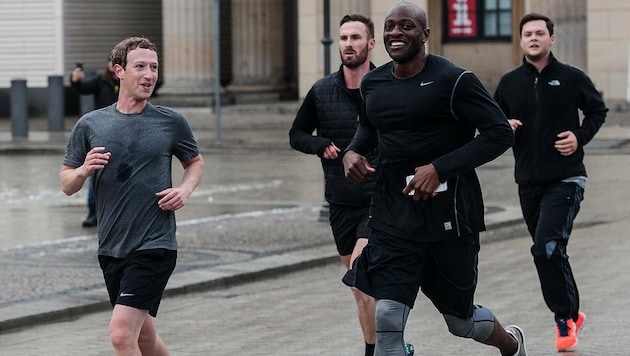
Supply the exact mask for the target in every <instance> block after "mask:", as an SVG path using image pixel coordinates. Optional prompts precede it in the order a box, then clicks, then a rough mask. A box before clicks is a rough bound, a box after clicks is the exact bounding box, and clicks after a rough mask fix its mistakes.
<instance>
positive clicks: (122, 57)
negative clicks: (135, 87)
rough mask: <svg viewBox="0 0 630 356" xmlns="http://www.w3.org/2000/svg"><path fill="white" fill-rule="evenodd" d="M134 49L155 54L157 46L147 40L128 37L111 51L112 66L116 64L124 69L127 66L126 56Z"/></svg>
mask: <svg viewBox="0 0 630 356" xmlns="http://www.w3.org/2000/svg"><path fill="white" fill-rule="evenodd" d="M136 48H144V49H148V50H151V51H153V52H156V53H157V46H156V45H155V44H154V43H153V42H151V41H150V40H149V39H148V38H144V37H129V38H126V39H124V40H122V41H120V43H118V44H117V45H116V47H114V49H113V50H112V64H118V65H120V66H121V67H123V68H125V67H126V66H127V54H129V52H130V51H132V50H134V49H136Z"/></svg>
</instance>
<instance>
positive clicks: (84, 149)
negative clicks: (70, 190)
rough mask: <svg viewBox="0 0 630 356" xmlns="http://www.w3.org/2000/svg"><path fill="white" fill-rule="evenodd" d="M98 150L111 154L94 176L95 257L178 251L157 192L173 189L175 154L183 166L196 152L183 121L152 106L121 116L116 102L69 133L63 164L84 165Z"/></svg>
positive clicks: (169, 216)
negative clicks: (138, 252)
mask: <svg viewBox="0 0 630 356" xmlns="http://www.w3.org/2000/svg"><path fill="white" fill-rule="evenodd" d="M98 146H103V147H105V152H111V157H110V159H109V163H108V164H107V165H106V166H105V168H103V169H102V170H98V171H96V172H95V173H94V191H95V194H96V211H97V217H98V227H97V231H98V242H99V247H98V254H99V255H106V256H113V257H117V258H122V257H125V256H127V255H128V254H129V253H131V252H133V251H136V250H144V249H154V248H165V249H170V250H176V249H177V241H176V239H175V229H176V226H175V213H174V212H173V211H163V210H161V209H160V208H159V206H158V204H157V202H158V200H159V198H158V197H156V196H155V193H157V192H159V191H162V190H164V189H167V188H171V187H172V186H173V185H172V177H171V163H172V156H173V155H174V156H175V157H177V158H178V159H179V160H180V161H183V162H185V161H188V160H190V159H192V158H194V157H195V156H197V155H198V154H199V148H198V146H197V142H196V140H195V138H194V136H193V134H192V130H191V128H190V125H189V124H188V121H187V120H186V118H185V117H184V116H183V115H181V114H180V113H178V112H176V111H174V110H171V109H169V108H165V107H161V106H154V105H151V104H150V103H149V104H147V106H146V107H145V108H144V110H143V111H142V112H140V113H137V114H122V113H120V112H119V111H118V110H116V104H113V105H111V106H108V107H105V108H103V109H100V110H95V111H92V112H90V113H87V114H85V115H84V116H83V117H81V119H79V121H77V123H76V125H75V126H74V128H73V129H72V133H71V135H70V139H69V141H68V146H67V148H66V154H65V157H64V159H63V164H65V165H68V166H72V167H78V166H80V165H82V164H83V162H84V160H85V156H86V155H87V153H88V151H89V150H91V149H92V148H94V147H98Z"/></svg>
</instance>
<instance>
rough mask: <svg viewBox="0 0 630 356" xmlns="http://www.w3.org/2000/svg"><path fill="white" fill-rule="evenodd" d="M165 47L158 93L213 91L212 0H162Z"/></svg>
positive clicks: (188, 93)
mask: <svg viewBox="0 0 630 356" xmlns="http://www.w3.org/2000/svg"><path fill="white" fill-rule="evenodd" d="M162 7H163V11H162V13H163V15H162V16H163V24H164V30H163V32H164V34H163V36H164V38H163V41H164V45H163V46H164V48H163V53H164V54H163V56H162V58H161V59H160V60H161V62H162V65H163V66H162V68H161V71H160V76H161V78H162V79H163V80H164V85H163V86H162V87H161V88H160V91H159V93H160V95H164V94H165V95H209V94H211V93H213V92H214V78H215V66H214V41H215V35H214V26H213V23H214V20H213V16H214V1H210V0H162Z"/></svg>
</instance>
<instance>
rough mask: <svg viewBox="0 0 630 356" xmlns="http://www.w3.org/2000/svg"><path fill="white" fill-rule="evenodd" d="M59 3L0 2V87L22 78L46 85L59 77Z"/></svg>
mask: <svg viewBox="0 0 630 356" xmlns="http://www.w3.org/2000/svg"><path fill="white" fill-rule="evenodd" d="M62 6H63V4H62V0H20V1H7V0H3V1H0V63H2V64H1V65H0V88H9V87H10V86H11V80H14V79H26V81H27V82H26V84H27V86H29V87H46V86H48V76H49V75H61V74H63V18H62V12H63V11H62Z"/></svg>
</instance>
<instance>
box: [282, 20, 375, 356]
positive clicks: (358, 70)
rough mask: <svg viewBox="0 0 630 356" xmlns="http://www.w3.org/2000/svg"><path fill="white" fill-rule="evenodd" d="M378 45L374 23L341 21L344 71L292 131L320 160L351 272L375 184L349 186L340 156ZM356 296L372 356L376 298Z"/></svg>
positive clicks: (325, 83)
mask: <svg viewBox="0 0 630 356" xmlns="http://www.w3.org/2000/svg"><path fill="white" fill-rule="evenodd" d="M375 43H376V41H375V39H374V23H373V22H372V20H371V19H369V18H367V17H365V16H363V15H358V14H353V15H346V16H344V17H343V18H342V19H341V21H340V22H339V55H340V57H341V62H342V64H341V66H340V68H339V71H337V72H335V73H332V74H329V75H327V76H326V77H324V78H322V79H320V80H318V81H317V82H316V83H315V84H313V86H312V87H311V89H310V90H309V92H308V93H307V94H306V97H305V98H304V102H303V103H302V105H301V106H300V109H299V110H298V113H297V115H296V117H295V120H294V121H293V125H292V127H291V130H290V131H289V140H290V144H291V147H293V148H294V149H296V150H298V151H301V152H304V153H307V154H316V155H317V156H319V157H320V158H321V164H322V169H323V170H324V181H325V198H326V201H327V202H328V204H329V207H330V208H329V209H330V214H329V220H330V226H331V228H332V232H333V236H334V238H335V243H336V246H337V251H338V252H339V255H340V256H341V261H342V262H343V264H344V265H345V266H346V268H347V269H350V266H351V264H352V261H353V260H354V259H355V258H356V256H357V255H358V254H359V253H360V252H361V250H362V249H363V247H364V246H365V245H366V244H367V236H368V234H369V228H368V227H367V225H366V222H367V217H368V213H369V207H370V201H371V198H372V190H373V187H374V184H373V182H366V183H363V184H360V185H358V184H352V183H350V182H348V181H347V180H346V179H345V177H344V169H343V163H342V161H341V158H340V157H339V152H341V151H342V150H344V149H345V148H346V146H347V145H348V143H350V140H352V136H354V132H355V130H356V127H357V124H358V121H357V116H358V113H359V108H360V107H361V103H362V100H361V93H360V92H359V86H360V84H361V79H362V78H363V76H364V75H365V74H366V73H367V72H369V71H370V69H372V68H374V65H373V64H372V63H370V60H369V57H370V52H371V51H372V49H373V48H374V46H375ZM314 132H316V135H313V133H314ZM377 160H378V156H377V153H376V152H375V151H374V152H372V153H371V155H370V161H371V162H372V164H373V165H375V166H376V165H377V164H378V161H377ZM352 293H353V294H354V297H355V300H356V304H357V312H358V317H359V324H360V325H361V330H362V331H363V338H364V340H365V355H367V356H371V355H373V354H374V343H375V341H376V335H375V331H374V299H373V298H372V297H370V296H368V295H366V294H365V293H363V292H361V291H360V290H358V289H356V288H352Z"/></svg>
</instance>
